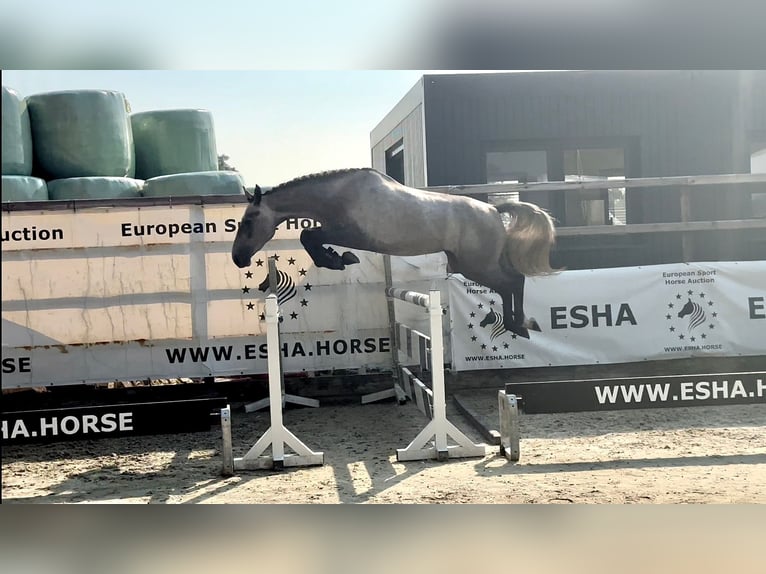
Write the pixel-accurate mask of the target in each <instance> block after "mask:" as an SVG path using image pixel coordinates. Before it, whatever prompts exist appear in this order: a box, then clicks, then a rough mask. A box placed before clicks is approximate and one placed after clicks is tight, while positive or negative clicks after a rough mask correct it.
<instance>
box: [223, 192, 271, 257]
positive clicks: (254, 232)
mask: <svg viewBox="0 0 766 574" xmlns="http://www.w3.org/2000/svg"><path fill="white" fill-rule="evenodd" d="M245 197H247V208H246V209H245V214H244V215H243V216H242V220H241V221H240V222H239V228H238V229H237V235H236V236H235V237H234V245H232V248H231V258H232V260H233V261H234V264H235V265H236V266H237V267H248V266H249V265H250V261H251V260H252V258H253V255H254V254H255V253H257V252H258V251H260V250H261V248H263V246H264V245H266V243H267V242H268V241H269V239H271V238H272V237H274V232H275V231H276V227H277V225H278V224H279V222H278V221H277V216H276V214H275V213H274V210H273V209H271V208H270V207H268V206H267V205H265V204H264V203H263V201H262V193H261V188H260V187H259V186H257V185H256V186H255V193H250V192H249V191H247V189H245Z"/></svg>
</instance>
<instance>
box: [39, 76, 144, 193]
mask: <svg viewBox="0 0 766 574" xmlns="http://www.w3.org/2000/svg"><path fill="white" fill-rule="evenodd" d="M27 103H28V105H29V116H30V120H31V125H32V138H33V141H34V144H35V145H34V155H35V162H36V164H37V165H38V167H39V168H40V170H41V172H43V173H45V174H46V175H47V176H48V177H46V179H60V178H65V177H93V176H96V177H133V176H134V175H135V154H134V150H133V134H132V130H131V126H130V120H129V116H128V110H127V105H128V103H127V100H126V99H125V96H124V95H123V94H122V93H120V92H113V91H108V90H71V91H63V92H48V93H44V94H36V95H33V96H29V97H28V98H27Z"/></svg>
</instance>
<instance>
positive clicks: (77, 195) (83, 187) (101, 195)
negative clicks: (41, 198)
mask: <svg viewBox="0 0 766 574" xmlns="http://www.w3.org/2000/svg"><path fill="white" fill-rule="evenodd" d="M143 187H144V182H143V180H141V179H132V178H129V177H70V178H67V179H55V180H53V181H49V182H48V197H49V198H50V199H117V198H120V197H140V196H141V190H142V189H143Z"/></svg>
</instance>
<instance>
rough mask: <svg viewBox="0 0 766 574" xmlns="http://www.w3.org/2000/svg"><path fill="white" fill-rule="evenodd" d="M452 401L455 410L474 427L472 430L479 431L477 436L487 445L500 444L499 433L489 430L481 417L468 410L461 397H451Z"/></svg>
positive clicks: (470, 409)
mask: <svg viewBox="0 0 766 574" xmlns="http://www.w3.org/2000/svg"><path fill="white" fill-rule="evenodd" d="M452 401H453V402H454V403H455V406H456V407H457V410H459V411H460V413H461V414H462V415H463V416H464V417H465V418H467V419H468V421H469V422H470V423H471V424H472V425H473V426H474V428H476V430H477V431H479V434H481V436H482V438H484V440H485V441H487V444H491V445H499V444H500V432H499V431H497V430H495V429H490V428H489V427H488V426H487V425H486V424H484V422H483V421H482V417H480V416H479V414H478V413H477V412H476V411H474V410H473V409H472V408H470V407H469V406H468V405H467V404H466V403H465V402H464V400H463V398H462V397H461V396H459V395H453V396H452Z"/></svg>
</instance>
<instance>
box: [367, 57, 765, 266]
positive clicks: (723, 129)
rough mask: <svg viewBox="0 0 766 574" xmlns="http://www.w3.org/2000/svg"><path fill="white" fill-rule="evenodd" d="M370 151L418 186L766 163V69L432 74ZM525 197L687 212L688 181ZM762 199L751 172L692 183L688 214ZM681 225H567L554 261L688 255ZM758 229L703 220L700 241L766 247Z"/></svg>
mask: <svg viewBox="0 0 766 574" xmlns="http://www.w3.org/2000/svg"><path fill="white" fill-rule="evenodd" d="M371 150H372V165H373V167H375V168H377V169H379V170H381V171H384V172H386V173H388V174H390V175H392V176H393V177H395V178H396V179H397V180H399V181H402V182H404V183H405V184H407V185H411V186H414V187H425V186H441V185H467V184H481V183H491V182H534V181H566V180H571V179H574V178H579V179H604V180H617V181H618V180H619V179H621V178H647V177H665V176H688V175H713V174H732V173H749V172H750V171H751V169H757V170H760V171H766V168H764V165H763V164H764V163H766V160H764V157H765V155H766V71H752V72H750V71H576V72H522V73H497V74H495V73H481V74H455V75H425V76H423V77H422V78H421V79H420V80H419V81H418V82H417V84H416V85H415V86H414V87H413V88H412V89H411V90H410V91H409V92H408V93H407V94H406V95H405V96H404V98H403V99H402V100H401V101H400V102H399V103H398V104H397V105H396V106H395V107H394V108H393V109H392V110H391V112H390V113H389V114H387V115H386V117H385V118H383V120H382V121H381V122H380V123H379V124H378V125H377V126H376V127H375V129H374V130H373V131H372V133H371ZM565 195H566V197H565ZM521 196H522V197H521V199H522V200H525V201H532V202H534V203H537V204H538V205H541V206H543V207H545V208H546V209H548V210H549V211H550V212H551V213H552V214H553V215H554V217H555V218H556V219H557V221H558V223H559V225H562V226H584V225H603V224H616V225H619V224H622V223H662V222H675V221H680V218H681V207H680V190H679V189H678V188H667V187H663V188H656V189H654V188H645V189H628V190H624V189H621V188H619V187H614V188H611V189H607V188H604V189H601V190H594V191H588V192H580V193H576V194H572V193H568V194H564V193H563V192H560V191H550V192H540V191H536V192H527V193H522V194H521ZM764 199H766V190H764V189H763V188H758V189H754V188H753V186H752V185H750V186H743V187H740V188H733V187H731V186H727V187H726V188H725V189H720V188H718V189H716V188H714V187H710V188H707V189H704V190H700V191H695V193H694V194H693V198H692V204H691V206H690V207H691V209H690V214H691V219H692V220H700V221H705V220H714V219H743V218H748V217H752V216H754V215H755V216H766V208H765V207H764ZM679 236H680V234H679V233H675V234H673V233H663V234H641V235H631V236H610V238H609V240H608V241H606V242H605V241H604V239H603V238H598V237H571V238H570V237H568V238H561V240H560V241H559V246H558V249H557V251H556V253H554V257H555V258H556V259H557V261H555V263H558V264H560V265H561V264H563V265H565V266H566V267H568V268H588V267H611V266H621V265H639V264H654V263H667V262H673V261H679V260H680V257H681V238H680V237H679ZM762 236H763V230H762V229H755V230H744V231H731V232H728V231H727V232H717V233H716V234H708V233H701V234H698V235H697V236H696V237H695V241H697V244H698V245H697V249H696V253H698V254H700V255H699V257H700V258H702V259H705V260H716V259H728V260H732V259H753V258H761V259H762V258H763V255H762V253H761V251H762V250H763V249H764V248H766V243H764V240H763V237H762ZM759 253H761V254H760V255H759Z"/></svg>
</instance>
